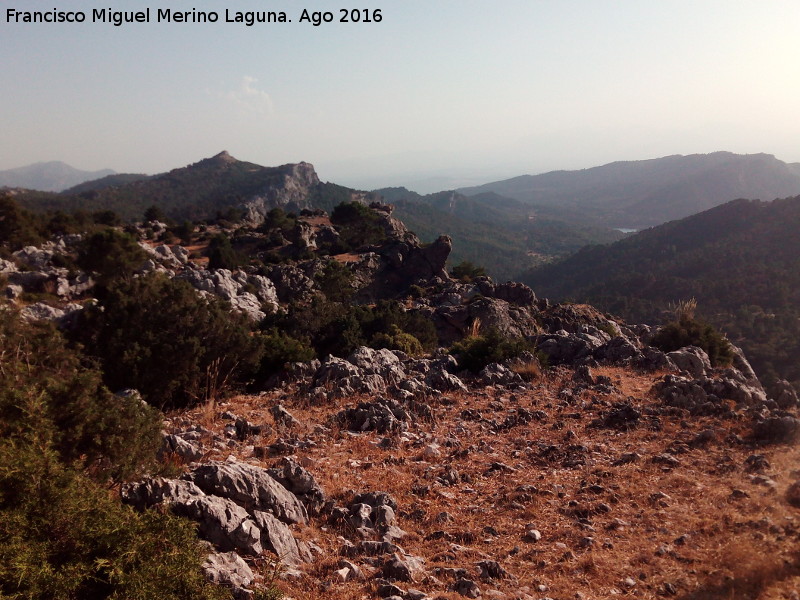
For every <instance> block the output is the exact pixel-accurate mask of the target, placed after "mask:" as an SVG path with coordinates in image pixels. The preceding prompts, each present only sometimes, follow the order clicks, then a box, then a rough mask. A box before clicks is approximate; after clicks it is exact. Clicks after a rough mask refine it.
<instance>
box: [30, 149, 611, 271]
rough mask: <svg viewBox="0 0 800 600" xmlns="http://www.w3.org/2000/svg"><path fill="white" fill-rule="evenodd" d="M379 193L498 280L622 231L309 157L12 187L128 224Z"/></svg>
mask: <svg viewBox="0 0 800 600" xmlns="http://www.w3.org/2000/svg"><path fill="white" fill-rule="evenodd" d="M380 197H384V198H385V199H386V201H388V202H392V203H394V204H395V205H396V206H397V215H398V216H399V217H400V218H401V219H402V220H403V221H405V222H407V223H408V224H409V226H411V227H412V228H413V229H414V230H415V231H417V232H419V235H420V236H421V238H422V239H423V240H424V241H426V242H432V241H433V240H435V239H436V238H437V237H439V235H441V234H443V233H444V232H448V234H449V235H451V236H452V239H453V241H454V251H453V256H452V261H453V264H458V263H460V262H462V261H470V262H472V263H474V264H476V265H480V266H483V267H485V268H486V270H487V272H488V273H490V274H491V275H492V276H494V277H496V278H497V279H501V280H508V279H511V278H512V277H513V276H514V275H516V274H518V273H519V272H521V271H522V270H525V269H527V268H529V267H532V266H534V265H536V264H539V263H541V262H546V261H548V260H552V259H553V258H554V257H557V256H563V255H565V254H569V253H572V252H575V251H576V250H578V249H579V248H581V247H582V246H584V245H586V244H589V243H603V242H608V241H613V240H616V239H619V238H620V237H622V236H621V234H620V233H619V232H616V231H613V230H610V229H607V228H603V227H592V226H589V225H586V224H582V223H579V222H578V221H579V219H578V218H577V217H576V216H575V215H574V214H571V213H570V212H569V211H567V210H563V209H560V208H558V207H538V206H535V207H534V206H530V205H528V204H525V203H522V202H519V201H517V200H512V199H509V198H504V197H502V196H498V195H497V194H479V195H477V196H475V197H473V198H467V197H466V196H463V195H461V194H455V193H453V192H440V193H438V194H429V195H427V196H420V195H418V194H415V193H414V192H409V191H408V190H406V189H405V188H387V189H382V190H376V191H375V192H372V193H365V192H359V191H356V190H352V189H349V188H346V187H342V186H338V185H335V184H333V183H324V182H320V181H319V178H318V177H317V174H316V172H315V171H314V168H313V166H311V165H309V164H307V163H300V164H297V165H283V166H279V167H262V166H259V165H256V164H253V163H248V162H243V161H239V160H237V159H235V158H233V157H232V156H230V155H229V154H228V153H227V152H222V153H220V154H218V155H216V156H214V157H211V158H208V159H205V160H201V161H199V162H197V163H195V164H192V165H188V166H186V167H182V168H179V169H173V170H172V171H170V172H168V173H163V174H160V175H153V176H147V175H137V174H114V175H109V176H106V177H102V178H100V179H96V180H93V181H87V182H84V183H81V184H79V185H76V186H74V187H72V188H70V189H67V190H65V191H64V192H63V193H61V194H53V193H45V192H35V191H24V190H15V198H16V200H17V202H18V203H19V204H21V205H22V206H23V207H25V208H28V209H30V210H34V211H37V212H43V211H51V212H55V211H66V212H71V211H74V210H78V209H81V210H86V211H90V212H102V211H109V210H110V211H114V212H115V213H117V214H118V215H119V216H120V217H121V218H122V219H123V220H124V221H127V222H132V221H137V220H141V219H142V217H143V215H144V212H145V210H147V209H148V208H149V207H151V206H156V207H158V208H159V209H160V210H161V212H162V213H163V214H164V215H165V216H166V217H167V218H169V219H172V220H173V221H176V222H184V221H187V220H189V221H208V220H213V219H216V218H219V217H225V218H228V219H232V220H234V221H235V220H237V219H238V218H241V217H244V218H245V219H248V220H249V221H251V222H253V223H255V222H259V221H261V220H263V218H264V216H265V215H266V213H267V212H268V211H269V210H270V209H272V208H275V207H280V208H282V209H285V210H287V211H293V212H299V211H300V210H302V209H321V210H325V211H331V210H332V209H333V207H334V206H336V205H337V204H339V203H340V202H344V201H349V200H358V201H361V202H365V203H369V202H371V201H373V200H376V199H378V198H380ZM576 222H578V224H575V223H576Z"/></svg>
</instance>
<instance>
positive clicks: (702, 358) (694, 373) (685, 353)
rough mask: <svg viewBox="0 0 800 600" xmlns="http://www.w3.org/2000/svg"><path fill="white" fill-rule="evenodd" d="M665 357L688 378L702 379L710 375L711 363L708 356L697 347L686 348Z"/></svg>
mask: <svg viewBox="0 0 800 600" xmlns="http://www.w3.org/2000/svg"><path fill="white" fill-rule="evenodd" d="M667 357H668V358H669V359H670V360H671V361H672V362H674V363H675V365H676V366H677V367H678V369H680V370H681V372H682V373H685V374H686V375H688V376H689V377H695V378H697V377H703V376H705V375H707V374H709V373H711V361H710V360H709V358H708V354H706V351H705V350H703V349H702V348H698V347H697V346H686V347H684V348H681V349H680V350H674V351H673V352H667Z"/></svg>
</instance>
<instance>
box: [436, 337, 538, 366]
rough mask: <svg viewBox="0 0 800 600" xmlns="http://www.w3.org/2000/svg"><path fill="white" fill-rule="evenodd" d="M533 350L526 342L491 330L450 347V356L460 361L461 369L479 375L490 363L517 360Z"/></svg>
mask: <svg viewBox="0 0 800 600" xmlns="http://www.w3.org/2000/svg"><path fill="white" fill-rule="evenodd" d="M531 350H532V345H531V344H530V343H529V342H527V341H526V340H524V339H522V338H510V337H506V336H504V335H503V334H502V333H500V332H499V331H498V330H497V329H495V328H491V329H489V330H488V331H487V332H486V333H484V334H482V335H473V336H468V337H466V338H464V339H463V340H461V341H460V342H456V343H455V344H453V345H452V346H451V347H450V354H453V355H455V357H456V358H457V359H458V366H459V368H461V369H468V370H469V371H472V372H473V373H477V372H479V371H480V370H481V369H483V368H484V367H485V366H486V365H488V364H490V363H494V362H500V361H503V360H506V359H509V358H515V357H517V356H519V355H520V354H522V353H523V352H529V351H531Z"/></svg>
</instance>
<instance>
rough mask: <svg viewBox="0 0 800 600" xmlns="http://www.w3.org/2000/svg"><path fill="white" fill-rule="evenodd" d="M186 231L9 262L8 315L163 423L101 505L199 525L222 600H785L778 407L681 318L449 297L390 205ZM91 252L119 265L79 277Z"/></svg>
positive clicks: (794, 555) (511, 293)
mask: <svg viewBox="0 0 800 600" xmlns="http://www.w3.org/2000/svg"><path fill="white" fill-rule="evenodd" d="M224 159H225V157H224V156H223V157H215V159H212V160H216V161H217V162H221V161H222V162H224ZM303 169H304V168H303V165H302V164H301V165H297V166H296V168H295V171H297V172H293V173H292V174H291V178H292V180H297V181H300V180H303V179H304V178H305V179H306V180H308V181H307V183H309V185H313V184H314V181H313V177H311V175H310V174H308V173H307V174H306V175H308V177H306V176H305V175H303V172H301V171H303ZM298 170H299V171H298ZM311 173H313V171H311ZM314 177H315V176H314ZM286 188H287V186H286V185H283V184H282V189H286ZM298 194H300V195H299V196H298V198H299V197H300V196H302V193H301V192H298ZM256 214H258V217H257V218H252V217H254V215H256ZM187 229H189V228H184V229H183V230H182V231H180V232H179V231H177V230H176V229H175V227H174V226H170V225H167V224H165V223H163V222H160V221H157V220H151V221H146V222H142V223H138V224H136V225H129V226H128V227H127V231H126V232H125V233H123V232H121V231H120V230H119V228H118V229H113V227H112V228H111V230H112V231H113V233H109V232H108V230H106V229H101V231H99V232H98V231H94V232H92V231H86V232H83V233H80V234H78V233H69V234H62V235H57V236H55V237H52V238H51V239H48V240H47V241H40V242H38V243H35V244H27V245H24V244H23V245H21V246H20V247H18V248H16V249H14V250H13V251H11V250H10V251H9V252H7V253H6V254H5V255H4V256H5V257H4V258H3V259H2V261H0V273H2V275H1V276H2V278H3V288H2V289H3V290H4V292H5V296H6V298H7V301H6V303H5V304H4V307H5V308H4V309H3V316H4V318H10V317H9V315H11V316H13V319H15V321H14V322H15V323H19V325H18V326H19V327H23V329H22V331H23V332H24V331H26V330H25V329H24V327H26V326H33V325H31V324H36V323H41V322H43V321H50V322H54V323H56V324H58V326H59V327H60V328H61V329H62V330H63V331H64V334H63V335H64V336H65V339H67V340H68V341H70V343H72V340H75V341H76V343H78V342H79V343H80V344H81V346H80V349H78V348H77V346H75V350H74V351H75V352H85V353H86V356H87V357H92V359H91V360H89V359H88V358H87V359H86V360H85V362H86V363H87V364H88V365H90V366H89V367H80V368H85V369H89V368H94V367H93V366H91V365H95V364H97V365H99V367H98V369H99V371H98V373H99V374H98V375H97V377H98V380H93V381H94V383H93V385H94V386H95V389H98V390H99V389H101V388H100V387H98V386H101V385H106V386H109V387H110V388H111V391H112V392H116V391H117V389H116V388H117V387H120V385H122V384H124V385H125V387H128V388H136V389H138V390H139V391H138V392H134V391H132V390H128V391H127V392H125V393H121V394H118V395H116V396H110V397H113V398H116V400H114V401H113V402H111V401H109V402H107V403H106V404H107V405H109V404H110V405H114V403H123V402H126V401H128V400H124V399H125V398H127V399H130V398H135V400H130V403H129V404H125V406H131V407H136V406H138V407H139V409H142V407H143V406H144V404H143V401H146V402H147V403H149V404H153V405H155V406H157V407H158V408H160V409H163V410H164V412H163V414H159V416H158V419H159V420H158V423H157V424H156V425H157V427H158V428H159V429H160V430H161V432H160V434H159V438H158V446H159V448H158V452H157V453H158V460H157V462H155V463H148V464H150V466H149V467H147V468H144V467H141V465H133V466H132V467H131V468H130V469H129V470H128V471H126V473H127V476H125V477H122V476H119V477H117V478H116V479H115V480H114V481H115V483H118V484H119V485H116V486H114V487H113V489H115V490H119V498H120V500H121V502H122V503H124V504H126V505H129V506H131V507H133V508H134V509H135V511H136V514H144V515H150V514H154V515H155V514H172V515H176V516H177V517H180V518H181V519H184V520H187V521H189V522H191V523H193V524H194V526H195V527H196V534H197V536H199V538H200V539H201V540H203V542H204V543H205V546H202V548H203V550H202V555H203V561H202V565H198V568H201V569H202V572H203V573H204V576H205V578H206V579H207V580H208V581H210V582H212V583H213V584H214V585H216V586H220V587H221V588H222V589H224V590H226V591H227V593H229V594H230V595H231V596H232V597H235V598H253V599H258V598H264V597H273V598H276V597H281V596H282V597H284V598H294V599H296V600H300V599H313V598H320V599H322V598H326V599H328V598H331V599H341V600H344V599H354V598H358V599H362V598H363V599H372V598H390V599H392V600H397V599H402V600H412V599H413V600H425V599H429V600H456V599H458V598H487V599H488V598H491V599H496V600H502V599H507V600H530V599H535V600H539V599H546V598H553V599H563V600H567V599H585V600H589V599H595V598H612V597H618V596H629V597H635V598H643V599H644V598H671V597H674V598H681V599H686V600H688V599H690V598H697V599H700V598H719V599H722V598H796V597H797V591H796V590H797V589H800V555H798V551H797V548H798V547H800V491H798V490H800V470H798V464H799V463H798V459H799V458H800V453H799V452H798V447H797V442H798V440H800V419H798V396H797V393H796V391H795V390H794V388H793V387H792V386H791V385H790V384H788V383H785V382H783V383H781V384H780V385H779V386H777V387H776V390H777V393H775V392H770V393H768V392H767V391H765V389H764V387H763V386H762V385H761V382H760V381H759V380H758V378H757V376H756V374H755V373H754V371H753V369H752V368H751V367H750V364H749V362H748V360H747V357H746V356H745V355H744V354H743V353H742V351H741V350H740V349H738V348H737V347H735V346H733V345H732V344H730V343H729V342H727V340H725V339H724V337H722V336H720V335H719V334H717V333H715V332H709V331H706V332H705V334H704V337H701V338H698V340H697V343H696V344H688V345H680V346H679V347H673V346H671V345H670V343H671V341H672V340H673V339H674V338H676V337H677V336H675V335H672V334H673V333H674V332H675V331H677V330H678V329H680V327H683V328H684V329H685V330H689V329H691V328H690V327H689V325H690V324H691V323H692V316H691V314H682V315H680V316H679V317H676V321H675V322H673V323H670V324H668V325H664V326H659V327H657V326H653V325H643V324H631V323H626V322H623V321H622V320H620V319H616V318H614V317H613V316H611V315H609V314H606V313H603V312H601V311H599V310H597V309H596V308H594V307H592V306H589V305H585V304H569V303H565V304H554V303H552V302H550V301H548V300H547V299H546V298H542V297H539V296H538V295H537V294H536V292H535V290H533V289H531V288H530V287H528V286H526V285H523V284H520V283H515V282H505V283H498V282H495V281H492V280H491V279H490V278H488V277H485V276H481V275H480V274H479V273H477V272H474V273H470V272H469V269H468V268H467V267H466V266H465V267H464V268H462V269H461V270H460V273H461V274H462V275H460V276H459V278H454V277H453V276H451V273H452V272H453V271H452V269H449V268H448V264H447V260H448V256H449V254H450V250H451V241H450V239H449V238H448V237H447V236H442V237H440V238H439V239H438V240H436V241H435V242H433V243H431V244H427V245H426V244H422V243H420V241H419V240H418V239H417V237H416V236H415V235H414V234H413V233H411V232H409V231H408V230H407V229H406V228H405V226H404V225H403V224H402V223H401V222H400V221H398V220H397V219H395V218H394V217H393V216H392V207H391V206H389V205H385V204H379V203H375V204H371V205H366V204H363V203H351V202H346V203H344V204H342V205H339V206H337V207H336V209H335V210H333V211H332V212H331V214H327V213H325V212H323V211H320V210H308V209H307V210H304V211H302V212H300V213H299V214H290V213H286V212H284V211H283V209H281V208H279V207H278V208H275V207H274V206H273V207H271V208H269V210H264V211H262V210H260V209H259V208H258V207H257V206H254V207H253V212H252V214H251V213H248V214H247V215H245V218H243V219H242V220H241V221H240V222H239V223H231V222H230V221H228V220H226V219H220V220H219V221H217V222H215V223H204V224H202V225H198V226H195V227H192V228H190V229H189V230H187ZM179 235H180V236H181V237H180V238H179V237H178V236H179ZM98 236H99V237H98ZM125 236H127V237H125ZM184 237H185V238H186V239H183V238H184ZM103 244H110V245H109V246H104V245H103ZM106 247H109V248H111V247H113V248H114V254H113V255H114V256H122V255H124V256H127V257H128V260H127V261H125V262H124V263H120V262H114V263H113V264H112V263H109V262H107V261H105V262H104V261H98V260H96V258H97V255H96V254H91V252H89V249H91V248H94V249H95V250H96V249H97V248H106ZM126 286H128V287H126ZM137 286H139V287H137ZM148 286H149V287H148ZM129 289H135V290H139V292H137V293H141V295H140V296H139V297H138V302H139V303H142V302H147V304H145V305H144V306H140V305H139V304H137V298H136V297H125V296H124V295H123V294H122V291H123V290H129ZM145 294H149V295H145ZM156 294H162V295H163V296H164V297H168V299H169V300H168V302H166V301H164V302H163V303H162V300H161V299H160V298H161V297H160V296H158V295H156ZM167 294H169V296H167ZM143 298H147V300H142V299H143ZM195 305H200V306H202V307H205V308H204V309H203V310H204V311H205V312H197V313H192V315H195V316H194V317H192V320H190V321H187V322H186V323H185V324H183V325H181V327H183V328H184V329H181V330H176V331H174V332H173V331H172V330H171V329H170V326H171V324H172V322H173V321H177V320H179V319H181V314H182V313H184V312H186V311H189V310H195V308H196V307H195ZM120 306H123V308H124V310H123V311H122V313H121V314H122V315H123V316H124V317H126V318H123V319H118V320H115V315H116V314H118V313H119V311H120V310H121V309H120V308H119V307H120ZM176 306H178V307H181V309H180V310H179V311H177V312H176V313H174V316H173V317H170V318H169V319H163V320H159V317H158V316H159V315H161V314H173V313H169V310H171V309H170V307H173V308H174V307H176ZM198 310H199V309H198ZM225 318H230V319H231V321H230V322H227V321H224V320H223V319H225ZM25 323H27V324H28V325H24V324H25ZM153 323H155V325H152V324H153ZM181 323H183V321H181ZM218 323H219V324H225V323H227V324H226V325H224V326H223V325H219V326H217V324H218ZM128 325H131V328H130V329H126V327H127V326H128ZM16 326H17V325H15V327H16ZM9 327H10V326H9ZM150 328H152V329H150ZM240 329H241V330H242V331H244V332H245V334H244V335H243V336H241V337H239V338H236V339H235V340H233V341H231V339H229V338H228V337H225V334H226V332H227V333H228V334H230V332H232V331H239V330H240ZM8 331H9V332H11V331H12V329H8ZM184 331H187V332H190V333H192V336H191V338H190V340H189V341H188V342H185V343H184V340H183V339H182V333H183V332H184ZM681 331H683V330H681ZM120 332H121V333H120ZM195 332H197V333H196V334H195ZM145 333H146V334H147V335H145ZM4 335H5V337H0V339H2V340H3V343H4V344H5V345H6V346H7V345H8V344H6V340H12V337H11V333H7V334H4ZM187 335H188V334H187ZM231 335H232V334H231ZM117 336H119V337H117ZM13 339H16V338H13ZM59 339H61V338H59ZM143 340H145V341H143ZM209 340H220V342H219V343H220V344H222V343H225V344H228V345H227V346H225V347H226V348H227V350H226V351H225V353H224V354H218V355H214V354H213V353H212V352H211V351H212V350H213V348H211V347H210V344H211V342H210V341H209ZM712 342H713V343H712ZM9 343H10V342H9ZM15 343H17V345H16V346H15V348H22V347H23V345H21V343H20V342H15ZM59 343H61V342H59ZM162 346H163V348H162ZM59 347H60V346H59ZM64 347H65V348H72V346H64ZM245 348H246V349H248V350H247V353H241V351H242V350H243V349H245ZM98 349H102V351H101V350H98ZM162 350H163V353H162V354H159V352H161V351H162ZM12 351H13V348H11V347H5V346H4V347H3V352H5V353H6V354H4V356H17V355H19V352H17V354H16V355H15V354H13V352H12ZM93 352H95V354H92V353H93ZM151 357H156V358H154V359H153V360H152V361H151V362H148V361H150V360H151ZM158 357H164V358H158ZM232 357H235V358H236V360H232V361H230V364H228V363H227V362H225V361H226V360H227V359H229V358H232ZM189 358H191V360H188V359H189ZM20 365H21V366H20V367H19V368H20V370H19V373H20V375H18V376H17V377H18V378H17V379H15V381H20V380H21V379H19V378H22V377H23V375H24V374H25V373H27V372H28V371H26V370H25V367H24V364H22V363H20ZM120 365H121V366H123V367H124V368H117V367H119V366H120ZM197 365H201V366H202V369H198V370H195V371H191V370H190V369H193V368H195V367H196V366H197ZM226 365H228V366H226ZM74 369H79V367H78V366H77V365H76V366H75V367H74ZM0 372H2V377H3V378H5V377H7V376H6V375H5V371H3V370H2V369H0ZM9 372H10V371H9ZM14 372H15V373H16V372H17V371H14ZM81 372H83V371H81ZM184 372H185V373H195V374H196V375H192V377H189V376H188V375H187V377H185V378H183V379H179V378H178V375H179V374H181V373H184ZM87 373H94V371H87ZM25 376H26V377H27V376H28V375H25ZM87 377H88V375H87ZM101 377H102V381H103V384H101V383H100V382H99V378H101ZM198 379H202V381H203V385H202V386H201V385H199V384H198V381H197V380H198ZM1 381H2V382H3V384H4V385H7V386H12V383H9V382H7V381H6V379H2V380H1ZM37 385H40V384H39V383H37ZM41 385H45V388H46V389H48V390H49V389H50V388H49V387H46V386H49V385H51V383H48V382H45V383H44V384H41ZM3 389H5V388H3ZM9 389H11V387H9ZM97 393H100V392H97ZM120 406H122V404H120ZM106 410H107V408H106ZM130 410H131V411H133V409H132V408H131V409H130ZM142 410H143V409H142ZM134 412H135V411H134ZM134 412H130V413H126V414H131V415H132V414H134ZM70 418H74V419H78V418H79V416H78V415H77V413H76V415H73V416H72V417H70ZM129 418H133V417H129ZM65 422H66V425H64V424H63V423H65ZM54 423H56V424H57V426H59V427H70V425H69V421H68V420H67V421H64V420H63V419H61V420H58V419H54ZM86 427H88V425H87V426H86ZM117 427H118V429H117V430H115V431H121V429H119V427H121V425H119V423H118V425H117ZM7 430H8V431H16V430H13V429H7ZM67 431H69V430H68V429H67ZM103 431H104V433H103V435H106V436H112V434H111V433H110V432H111V429H109V427H108V426H107V427H106V429H104V430H103ZM20 435H21V434H20ZM20 439H23V438H22V437H20ZM20 443H22V442H20ZM82 443H84V444H85V446H82V447H84V448H86V449H85V450H84V458H85V457H86V456H88V455H89V453H90V452H93V451H94V450H92V449H93V448H94V446H92V445H91V444H90V443H89V442H88V441H87V442H82ZM98 452H99V450H98ZM104 452H106V451H105V450H104ZM107 454H108V456H111V454H110V451H107ZM4 456H5V455H4ZM98 456H100V458H98V459H97V460H96V461H95V462H93V463H91V464H90V465H89V466H87V467H86V470H87V473H89V474H90V475H91V474H92V473H102V472H104V471H102V469H103V468H107V464H108V460H110V459H106V458H103V457H104V456H106V455H104V454H98ZM101 459H102V460H101ZM103 461H105V462H103ZM143 464H144V463H143ZM0 475H2V472H0ZM3 477H5V475H3ZM106 482H107V481H106ZM4 498H5V496H2V495H0V500H2V501H3V502H7V500H6V499H4ZM0 506H5V505H0ZM131 512H133V511H131ZM126 514H127V513H126ZM2 531H3V527H2V526H0V533H2ZM103 564H105V563H103ZM0 572H2V570H0ZM0 591H2V592H4V591H5V590H0ZM267 593H269V594H272V595H271V596H265V594H267Z"/></svg>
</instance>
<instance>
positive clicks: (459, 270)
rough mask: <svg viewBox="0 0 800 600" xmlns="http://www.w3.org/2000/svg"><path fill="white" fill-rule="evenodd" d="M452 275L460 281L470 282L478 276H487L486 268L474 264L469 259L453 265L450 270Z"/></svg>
mask: <svg viewBox="0 0 800 600" xmlns="http://www.w3.org/2000/svg"><path fill="white" fill-rule="evenodd" d="M450 276H451V277H452V278H453V279H458V280H459V281H463V282H465V283H468V282H470V281H473V280H475V279H477V278H478V277H486V269H484V268H483V267H479V266H477V265H474V264H472V263H471V262H469V261H468V260H465V261H462V262H460V263H459V264H457V265H456V266H455V267H453V269H452V270H451V271H450Z"/></svg>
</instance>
